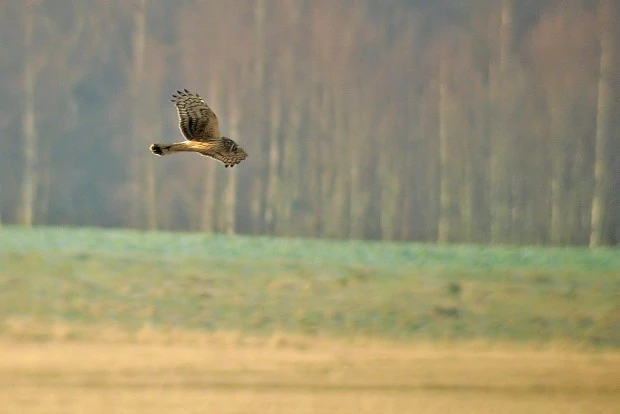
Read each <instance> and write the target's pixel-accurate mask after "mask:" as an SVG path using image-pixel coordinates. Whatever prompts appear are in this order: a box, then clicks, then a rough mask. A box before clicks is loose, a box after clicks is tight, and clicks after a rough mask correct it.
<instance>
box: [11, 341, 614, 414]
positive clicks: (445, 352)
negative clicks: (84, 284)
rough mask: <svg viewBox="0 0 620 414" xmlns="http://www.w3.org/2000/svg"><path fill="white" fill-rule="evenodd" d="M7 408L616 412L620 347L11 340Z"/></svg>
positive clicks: (18, 410) (24, 411)
mask: <svg viewBox="0 0 620 414" xmlns="http://www.w3.org/2000/svg"><path fill="white" fill-rule="evenodd" d="M0 355H1V358H0V412H2V413H20V414H30V413H62V414H69V413H93V414H96V413H106V414H108V413H117V414H123V413H287V414H289V413H356V414H358V413H360V414H364V413H544V414H549V413H563V414H566V413H588V414H590V413H617V412H620V411H619V410H620V380H619V379H620V354H618V353H615V352H611V351H607V352H603V351H599V352H585V351H578V350H573V349H568V348H562V347H556V348H553V347H546V348H544V349H543V348H536V347H534V346H530V347H528V346H512V345H503V346H490V345H481V344H479V345H476V344H474V343H470V344H464V345H461V346H457V345H455V344H442V343H435V344H431V343H426V344H412V345H409V346H408V345H404V344H389V343H380V342H366V343H364V342H362V341H359V340H358V341H356V342H353V341H349V342H346V341H335V340H328V339H308V338H296V337H289V336H286V335H275V336H272V337H270V338H263V339H251V338H246V337H243V336H241V335H235V334H219V335H218V334H213V335H210V336H206V335H196V336H188V335H185V336H183V335H176V336H175V335H169V334H167V335H159V334H157V333H156V332H152V331H148V329H147V330H146V331H144V330H143V332H142V333H141V335H138V336H136V337H134V338H133V339H131V340H127V338H123V337H122V335H120V334H119V335H117V336H115V335H114V334H113V332H112V334H110V335H107V336H106V335H104V336H101V337H100V338H98V339H96V340H93V341H66V340H52V341H46V342H40V343H36V342H32V341H16V340H13V339H4V340H3V341H1V342H0Z"/></svg>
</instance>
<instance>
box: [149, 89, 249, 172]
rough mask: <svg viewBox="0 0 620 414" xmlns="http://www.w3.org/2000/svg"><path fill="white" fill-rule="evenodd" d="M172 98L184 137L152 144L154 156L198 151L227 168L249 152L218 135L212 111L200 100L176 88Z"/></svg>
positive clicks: (218, 131) (237, 162)
mask: <svg viewBox="0 0 620 414" xmlns="http://www.w3.org/2000/svg"><path fill="white" fill-rule="evenodd" d="M177 94H178V95H172V99H171V101H172V102H174V104H175V105H176V107H177V112H178V114H179V128H180V129H181V132H182V133H183V135H184V136H185V138H186V140H185V141H182V142H175V143H172V144H153V145H151V147H150V149H151V152H152V153H153V154H155V155H168V154H172V153H174V152H183V151H185V152H197V153H199V154H200V155H205V156H207V157H211V158H215V159H216V160H218V161H220V162H221V163H223V164H224V166H225V167H226V168H228V167H234V166H235V165H236V164H239V163H240V162H241V161H243V160H244V159H246V158H247V156H248V154H247V153H246V152H245V151H244V150H243V148H241V147H240V146H239V145H237V143H236V142H235V141H233V140H232V139H230V138H227V137H222V136H220V126H219V122H218V120H217V116H216V115H215V113H214V112H213V111H212V110H211V108H209V106H208V105H207V104H206V103H205V101H203V99H202V98H201V97H200V96H199V95H197V94H195V93H191V92H190V91H188V90H187V89H185V91H183V92H181V91H177Z"/></svg>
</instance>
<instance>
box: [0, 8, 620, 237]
mask: <svg viewBox="0 0 620 414" xmlns="http://www.w3.org/2000/svg"><path fill="white" fill-rule="evenodd" d="M619 16H620V6H619V5H618V4H617V3H616V2H615V1H614V0H598V1H597V0H527V1H516V0H501V1H494V0H468V1H460V2H451V1H430V0H429V1H426V0H424V1H423V0H392V1H389V2H374V1H371V0H351V1H347V2H332V1H328V0H312V1H310V0H290V1H283V0H254V1H248V0H235V1H226V2H212V1H191V0H181V1H179V2H167V1H164V0H131V1H120V0H118V1H103V0H88V1H71V0H24V1H19V2H18V1H12V2H11V1H9V2H3V3H2V4H0V19H1V20H2V25H0V36H1V37H2V39H3V46H2V48H3V52H2V59H1V60H0V68H1V70H0V79H2V82H0V94H2V99H1V100H0V131H1V135H0V143H2V147H3V151H1V152H0V173H2V175H3V177H4V178H3V180H2V181H1V182H0V222H3V223H16V224H22V225H26V226H32V225H89V226H115V227H131V228H143V229H152V230H156V229H174V230H190V231H205V232H227V233H244V234H265V235H278V236H304V237H330V238H366V239H380V240H407V241H423V242H433V243H434V242H437V243H457V242H458V243H511V244H557V245H564V244H586V245H587V244H589V245H592V246H596V245H605V244H617V243H618V242H619V241H620V156H618V155H620V88H618V87H617V86H616V85H619V84H620V69H619V67H620V65H619V63H620V29H619V28H618V27H619V26H620V19H619ZM183 88H188V89H190V90H192V91H194V92H197V93H199V94H201V95H202V96H203V97H204V98H205V100H206V101H207V103H209V105H210V106H211V107H212V108H213V109H214V111H215V112H216V113H217V114H218V116H219V118H220V126H221V130H222V132H223V134H224V135H226V136H229V137H231V138H233V139H235V140H236V141H237V142H238V143H239V144H240V145H242V146H243V147H244V148H245V149H246V151H247V152H248V153H249V155H250V157H249V158H248V159H247V160H246V161H244V162H243V163H242V164H240V165H238V166H236V167H235V168H233V169H224V168H223V166H221V165H219V164H216V162H214V161H211V160H208V159H205V158H203V157H198V156H189V155H187V154H186V155H183V156H181V155H177V156H171V157H166V158H156V157H153V156H152V155H151V154H150V153H149V151H148V146H149V145H150V143H153V142H169V141H171V140H177V139H178V138H180V132H179V131H178V128H177V120H176V113H175V110H174V107H173V106H172V104H171V103H170V102H169V98H170V95H171V94H172V93H174V92H175V91H176V90H177V89H183Z"/></svg>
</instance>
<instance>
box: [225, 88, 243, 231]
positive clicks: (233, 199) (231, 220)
mask: <svg viewBox="0 0 620 414" xmlns="http://www.w3.org/2000/svg"><path fill="white" fill-rule="evenodd" d="M229 104H230V106H229V108H230V112H229V124H228V125H229V128H228V129H229V131H230V136H233V137H238V136H239V104H238V102H237V99H236V96H235V95H234V94H233V95H232V96H231V98H230V100H229ZM237 170H238V168H235V167H233V168H230V169H229V171H226V173H227V176H228V179H227V180H226V189H225V192H224V204H225V205H224V208H223V209H222V210H221V211H222V212H223V213H224V214H225V216H224V231H225V232H226V233H228V234H235V228H236V227H235V226H236V217H237Z"/></svg>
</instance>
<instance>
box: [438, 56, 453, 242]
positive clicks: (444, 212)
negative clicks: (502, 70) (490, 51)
mask: <svg viewBox="0 0 620 414" xmlns="http://www.w3.org/2000/svg"><path fill="white" fill-rule="evenodd" d="M439 65H440V67H439V99H438V104H439V108H438V109H439V220H438V223H437V242H438V243H446V242H449V241H451V240H450V238H451V235H452V220H453V217H452V214H453V211H452V210H453V208H452V203H453V201H452V194H451V193H452V192H451V188H450V187H451V186H450V179H451V177H450V154H449V146H448V117H449V114H448V105H449V103H448V99H449V97H448V75H447V71H448V68H447V62H446V60H445V59H442V60H441V62H440V63H439Z"/></svg>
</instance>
